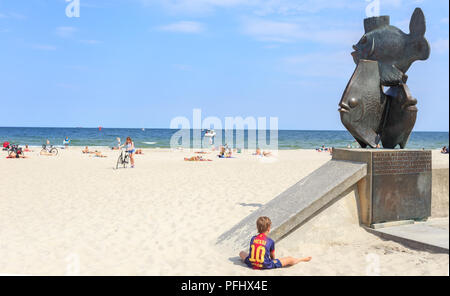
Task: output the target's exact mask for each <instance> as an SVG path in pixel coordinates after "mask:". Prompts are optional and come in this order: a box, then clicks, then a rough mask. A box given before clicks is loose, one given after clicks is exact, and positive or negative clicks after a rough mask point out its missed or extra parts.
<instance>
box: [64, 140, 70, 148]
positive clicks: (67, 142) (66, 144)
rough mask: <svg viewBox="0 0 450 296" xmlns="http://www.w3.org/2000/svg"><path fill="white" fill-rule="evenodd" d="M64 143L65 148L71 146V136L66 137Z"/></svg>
mask: <svg viewBox="0 0 450 296" xmlns="http://www.w3.org/2000/svg"><path fill="white" fill-rule="evenodd" d="M63 144H64V147H65V149H67V148H68V147H69V144H70V140H69V137H66V138H65V139H64V141H63Z"/></svg>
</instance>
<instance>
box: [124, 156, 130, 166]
mask: <svg viewBox="0 0 450 296" xmlns="http://www.w3.org/2000/svg"><path fill="white" fill-rule="evenodd" d="M129 160H130V156H129V155H128V153H127V154H125V157H124V159H123V168H124V169H126V168H127V165H128V162H129Z"/></svg>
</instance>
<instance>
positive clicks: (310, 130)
mask: <svg viewBox="0 0 450 296" xmlns="http://www.w3.org/2000/svg"><path fill="white" fill-rule="evenodd" d="M0 128H55V129H57V128H67V129H99V128H102V129H137V130H142V129H149V130H152V129H153V130H157V129H161V130H182V129H171V128H167V127H103V126H97V127H66V126H62V127H56V126H34V127H33V126H0ZM189 130H194V129H193V128H190V129H189ZM201 130H207V129H203V128H202V129H201ZM213 130H214V129H213ZM216 130H217V129H216ZM222 130H227V129H224V128H222ZM233 130H236V129H233ZM239 130H244V131H245V130H258V129H239ZM267 131H272V130H269V129H267ZM278 131H306V132H341V131H342V132H346V131H347V130H345V129H335V130H332V129H278ZM412 132H422V133H424V132H425V133H448V132H449V131H448V130H447V131H445V130H441V131H439V130H435V131H431V130H416V131H414V130H413V131H412Z"/></svg>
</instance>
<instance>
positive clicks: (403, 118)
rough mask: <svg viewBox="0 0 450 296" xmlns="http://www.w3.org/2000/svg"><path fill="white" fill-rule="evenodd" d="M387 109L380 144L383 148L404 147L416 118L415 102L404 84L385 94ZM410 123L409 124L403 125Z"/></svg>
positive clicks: (390, 89) (392, 88)
mask: <svg viewBox="0 0 450 296" xmlns="http://www.w3.org/2000/svg"><path fill="white" fill-rule="evenodd" d="M386 95H387V96H388V98H389V100H388V104H389V106H388V108H387V113H386V120H385V126H384V127H383V128H382V130H383V132H382V133H381V142H382V143H383V147H384V148H392V149H393V148H395V147H396V146H397V145H400V148H401V149H404V148H405V147H406V144H407V143H408V140H409V137H410V135H411V131H412V129H413V127H414V123H415V122H416V118H417V107H416V104H417V100H416V99H415V98H413V97H412V95H411V93H410V91H409V87H408V86H407V85H406V84H401V85H400V86H393V87H391V88H389V90H388V91H387V92H386ZM405 123H410V124H405Z"/></svg>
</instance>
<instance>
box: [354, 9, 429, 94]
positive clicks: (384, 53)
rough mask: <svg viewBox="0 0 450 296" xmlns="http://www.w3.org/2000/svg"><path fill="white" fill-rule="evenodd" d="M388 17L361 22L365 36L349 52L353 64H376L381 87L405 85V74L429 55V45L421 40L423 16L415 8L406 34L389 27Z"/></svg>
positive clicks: (423, 29) (422, 37)
mask: <svg viewBox="0 0 450 296" xmlns="http://www.w3.org/2000/svg"><path fill="white" fill-rule="evenodd" d="M389 22H390V18H389V16H379V17H371V18H367V19H365V20H364V29H365V34H364V35H363V37H362V38H361V39H360V40H359V42H358V44H356V45H354V46H353V49H354V50H355V51H354V52H353V53H352V56H353V60H354V61H355V63H356V64H358V63H359V61H360V60H361V59H364V60H372V61H377V62H378V63H379V68H380V75H381V84H383V85H385V86H394V85H398V84H401V83H406V81H407V79H408V76H406V75H405V73H406V72H407V71H408V69H409V68H410V66H411V64H412V63H413V62H415V61H417V60H426V59H428V58H429V56H430V45H429V43H428V41H427V40H426V39H425V37H424V36H425V31H426V25H425V16H424V14H423V12H422V10H421V9H420V8H416V9H415V10H414V13H413V15H412V17H411V21H410V24H409V30H410V33H409V34H406V33H404V32H402V31H401V30H400V29H398V28H396V27H394V26H391V25H389Z"/></svg>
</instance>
